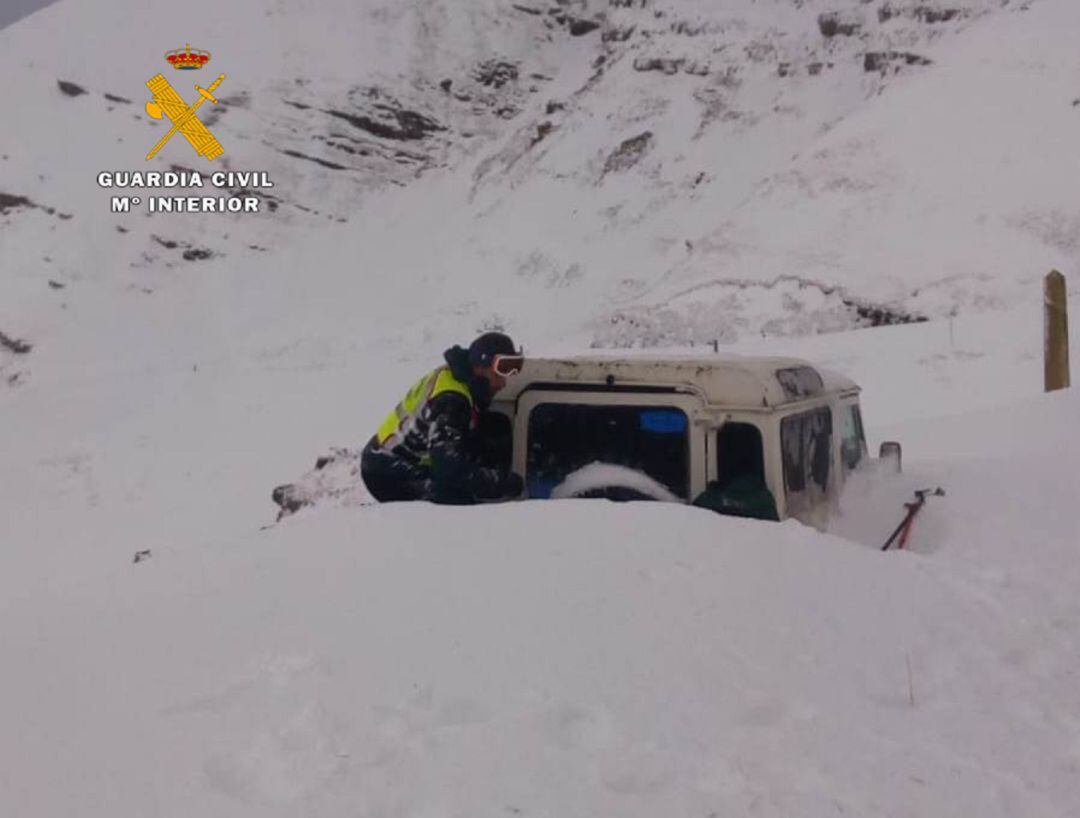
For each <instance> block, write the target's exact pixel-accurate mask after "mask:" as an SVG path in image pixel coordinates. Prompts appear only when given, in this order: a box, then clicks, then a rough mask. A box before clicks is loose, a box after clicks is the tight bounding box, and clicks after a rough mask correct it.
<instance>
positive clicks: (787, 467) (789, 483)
mask: <svg viewBox="0 0 1080 818" xmlns="http://www.w3.org/2000/svg"><path fill="white" fill-rule="evenodd" d="M780 447H781V449H782V451H783V459H784V488H785V490H786V493H787V506H788V514H789V515H791V516H796V517H797V516H799V514H800V513H802V512H805V511H809V510H811V509H812V508H814V506H816V505H817V504H818V503H819V502H820V501H821V500H822V499H824V497H825V494H826V491H827V490H828V486H829V461H830V455H829V452H830V450H831V447H832V412H831V411H830V410H829V408H828V407H827V406H824V407H822V408H820V409H813V410H811V411H809V412H802V413H800V414H798V415H791V416H790V417H786V418H784V419H783V420H781V421H780Z"/></svg>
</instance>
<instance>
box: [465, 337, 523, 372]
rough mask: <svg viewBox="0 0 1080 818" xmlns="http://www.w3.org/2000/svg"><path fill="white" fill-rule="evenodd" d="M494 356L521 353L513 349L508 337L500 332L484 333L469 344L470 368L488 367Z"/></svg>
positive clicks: (512, 343)
mask: <svg viewBox="0 0 1080 818" xmlns="http://www.w3.org/2000/svg"><path fill="white" fill-rule="evenodd" d="M496 355H521V352H520V351H518V350H516V349H514V342H513V341H512V340H510V336H509V335H506V334H504V333H502V332H485V333H484V334H483V335H481V336H480V337H479V338H477V339H476V340H475V341H473V342H472V343H471V344H469V363H470V364H471V365H472V366H490V365H491V362H492V361H493V360H494V359H495V356H496Z"/></svg>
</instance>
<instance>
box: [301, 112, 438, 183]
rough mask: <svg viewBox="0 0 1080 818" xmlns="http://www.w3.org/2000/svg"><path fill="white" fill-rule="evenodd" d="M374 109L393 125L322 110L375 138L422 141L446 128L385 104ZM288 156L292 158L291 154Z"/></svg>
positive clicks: (382, 121)
mask: <svg viewBox="0 0 1080 818" xmlns="http://www.w3.org/2000/svg"><path fill="white" fill-rule="evenodd" d="M375 108H376V110H378V111H380V112H382V113H383V114H384V115H385V116H388V117H392V118H393V120H394V123H393V124H390V122H388V121H385V120H376V119H372V118H371V117H370V116H366V115H364V114H350V113H347V112H345V111H337V110H334V109H333V108H327V109H324V111H323V113H327V114H329V115H330V116H333V117H337V118H338V119H343V120H345V121H346V122H348V123H349V124H350V125H353V126H354V127H356V128H359V129H360V130H362V131H367V132H368V133H370V134H373V135H375V136H380V137H382V138H383V139H398V140H417V139H424V138H425V137H427V135H428V134H429V133H432V132H435V131H445V130H446V128H444V127H443V126H442V125H440V124H439V123H438V122H436V121H435V120H434V119H432V118H431V117H428V116H424V115H423V114H420V113H417V112H416V111H407V110H404V109H402V108H397V107H394V106H393V105H385V104H377V105H376V106H375ZM285 153H288V151H285ZM289 155H290V156H292V155H293V154H289ZM305 158H308V157H305ZM328 167H329V166H328Z"/></svg>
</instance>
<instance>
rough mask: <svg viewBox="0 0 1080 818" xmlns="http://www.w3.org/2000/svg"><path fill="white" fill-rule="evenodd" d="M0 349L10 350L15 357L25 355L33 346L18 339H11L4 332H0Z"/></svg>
mask: <svg viewBox="0 0 1080 818" xmlns="http://www.w3.org/2000/svg"><path fill="white" fill-rule="evenodd" d="M0 347H3V348H4V349H7V350H10V351H11V352H14V353H15V354H16V355H25V354H26V353H27V352H29V351H30V350H31V349H33V348H34V346H33V344H29V343H27V342H26V341H23V340H21V339H19V338H12V337H11V336H10V335H8V334H6V333H4V332H0Z"/></svg>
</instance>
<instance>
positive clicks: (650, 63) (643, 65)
mask: <svg viewBox="0 0 1080 818" xmlns="http://www.w3.org/2000/svg"><path fill="white" fill-rule="evenodd" d="M682 64H683V60H681V59H671V58H669V57H636V58H635V59H634V70H635V71H663V72H664V73H665V74H667V75H669V76H670V75H671V74H675V73H677V72H678V70H679V69H680V68H681V67H682Z"/></svg>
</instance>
